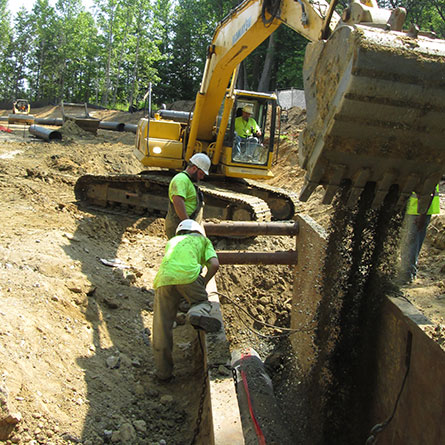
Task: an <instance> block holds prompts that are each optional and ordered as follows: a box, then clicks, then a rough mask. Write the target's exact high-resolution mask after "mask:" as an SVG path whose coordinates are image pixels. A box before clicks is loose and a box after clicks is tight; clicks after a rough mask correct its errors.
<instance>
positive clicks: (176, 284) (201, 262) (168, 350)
mask: <svg viewBox="0 0 445 445" xmlns="http://www.w3.org/2000/svg"><path fill="white" fill-rule="evenodd" d="M204 267H205V268H206V272H205V275H202V274H201V272H202V271H203V268H204ZM218 268H219V261H218V258H217V256H216V252H215V249H214V248H213V245H212V243H211V241H210V240H209V239H208V238H207V237H206V236H205V232H204V229H203V227H202V226H201V225H200V224H198V223H197V222H196V221H194V220H192V219H186V220H184V221H182V222H181V223H179V225H178V227H177V229H176V236H174V237H173V238H171V239H170V240H169V241H168V242H167V245H166V247H165V255H164V258H163V260H162V263H161V266H160V268H159V270H158V273H157V274H156V277H155V279H154V283H153V287H154V289H155V303H154V318H153V356H154V361H155V365H156V377H157V379H158V380H160V381H164V382H166V381H169V380H171V378H172V375H173V355H172V350H173V323H174V321H175V319H176V314H177V312H178V308H179V303H180V302H181V299H182V298H185V299H186V300H187V301H188V302H189V303H190V305H191V307H190V309H189V310H188V312H187V319H188V321H189V322H190V324H191V325H192V326H194V327H195V328H196V329H203V330H204V331H206V332H217V331H219V330H220V329H221V327H222V324H221V321H220V320H219V319H218V318H216V317H215V316H213V315H211V309H212V305H211V303H210V302H209V300H208V294H207V291H206V286H207V283H208V282H209V281H210V280H211V279H212V278H213V276H214V275H215V274H216V272H217V270H218Z"/></svg>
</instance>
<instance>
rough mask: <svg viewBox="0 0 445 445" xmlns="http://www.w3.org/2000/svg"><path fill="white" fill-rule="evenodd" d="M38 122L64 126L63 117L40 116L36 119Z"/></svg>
mask: <svg viewBox="0 0 445 445" xmlns="http://www.w3.org/2000/svg"><path fill="white" fill-rule="evenodd" d="M35 123H36V124H42V125H55V126H62V125H63V119H62V118H55V117H38V118H36V119H35Z"/></svg>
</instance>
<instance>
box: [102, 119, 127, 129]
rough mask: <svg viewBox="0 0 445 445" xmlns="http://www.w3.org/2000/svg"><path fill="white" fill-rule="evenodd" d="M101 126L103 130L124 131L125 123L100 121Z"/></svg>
mask: <svg viewBox="0 0 445 445" xmlns="http://www.w3.org/2000/svg"><path fill="white" fill-rule="evenodd" d="M99 128H101V129H102V130H113V131H124V129H125V124H124V123H123V122H110V121H100V122H99Z"/></svg>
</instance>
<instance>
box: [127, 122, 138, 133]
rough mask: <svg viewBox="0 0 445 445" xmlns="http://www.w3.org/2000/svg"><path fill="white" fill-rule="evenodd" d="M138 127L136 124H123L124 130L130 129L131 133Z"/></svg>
mask: <svg viewBox="0 0 445 445" xmlns="http://www.w3.org/2000/svg"><path fill="white" fill-rule="evenodd" d="M137 129H138V126H137V124H124V131H130V132H131V133H136V131H137Z"/></svg>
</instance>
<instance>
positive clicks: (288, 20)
mask: <svg viewBox="0 0 445 445" xmlns="http://www.w3.org/2000/svg"><path fill="white" fill-rule="evenodd" d="M328 9H329V3H327V2H325V1H323V0H321V1H319V2H317V8H314V7H313V5H312V4H311V3H310V2H309V1H306V0H299V1H295V0H282V1H274V0H264V1H262V0H247V1H244V2H243V3H241V4H240V5H238V6H237V7H236V8H235V9H233V10H232V11H231V12H230V14H229V15H228V16H227V17H226V18H225V19H224V20H223V21H222V22H221V23H220V24H219V25H218V27H217V29H216V31H215V34H214V36H213V40H212V42H211V44H210V45H209V47H208V54H207V61H206V65H205V69H204V73H203V77H202V81H201V87H200V89H199V91H198V93H197V95H196V104H195V111H194V114H193V120H192V124H191V129H190V137H189V141H188V150H187V153H186V159H189V158H190V157H191V156H192V154H193V151H194V147H195V143H196V140H208V141H209V140H212V137H213V127H214V124H215V116H216V115H217V114H218V110H219V108H220V106H221V102H222V100H223V98H224V94H225V93H226V90H227V87H228V85H229V82H230V78H231V77H232V75H233V73H234V71H235V69H236V68H237V66H238V65H239V64H240V63H241V62H242V61H243V60H244V59H245V58H246V57H247V56H248V55H249V54H250V53H251V52H252V51H253V50H254V49H255V48H257V47H258V46H259V45H260V44H261V43H262V42H263V41H264V40H265V39H267V37H269V36H270V35H271V34H272V33H273V32H274V31H275V30H276V29H277V28H278V27H279V26H280V25H281V24H283V23H284V24H286V25H287V26H289V27H290V28H292V29H294V30H295V31H296V32H298V33H299V34H301V35H303V36H304V37H306V38H307V39H308V40H310V41H315V40H318V39H319V37H320V32H321V30H322V29H323V26H324V23H325V21H324V15H325V13H326V12H327V11H328ZM338 20H339V17H338V15H337V14H335V13H334V15H333V17H332V19H331V21H330V26H332V27H334V26H335V24H336V23H337V22H338Z"/></svg>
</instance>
